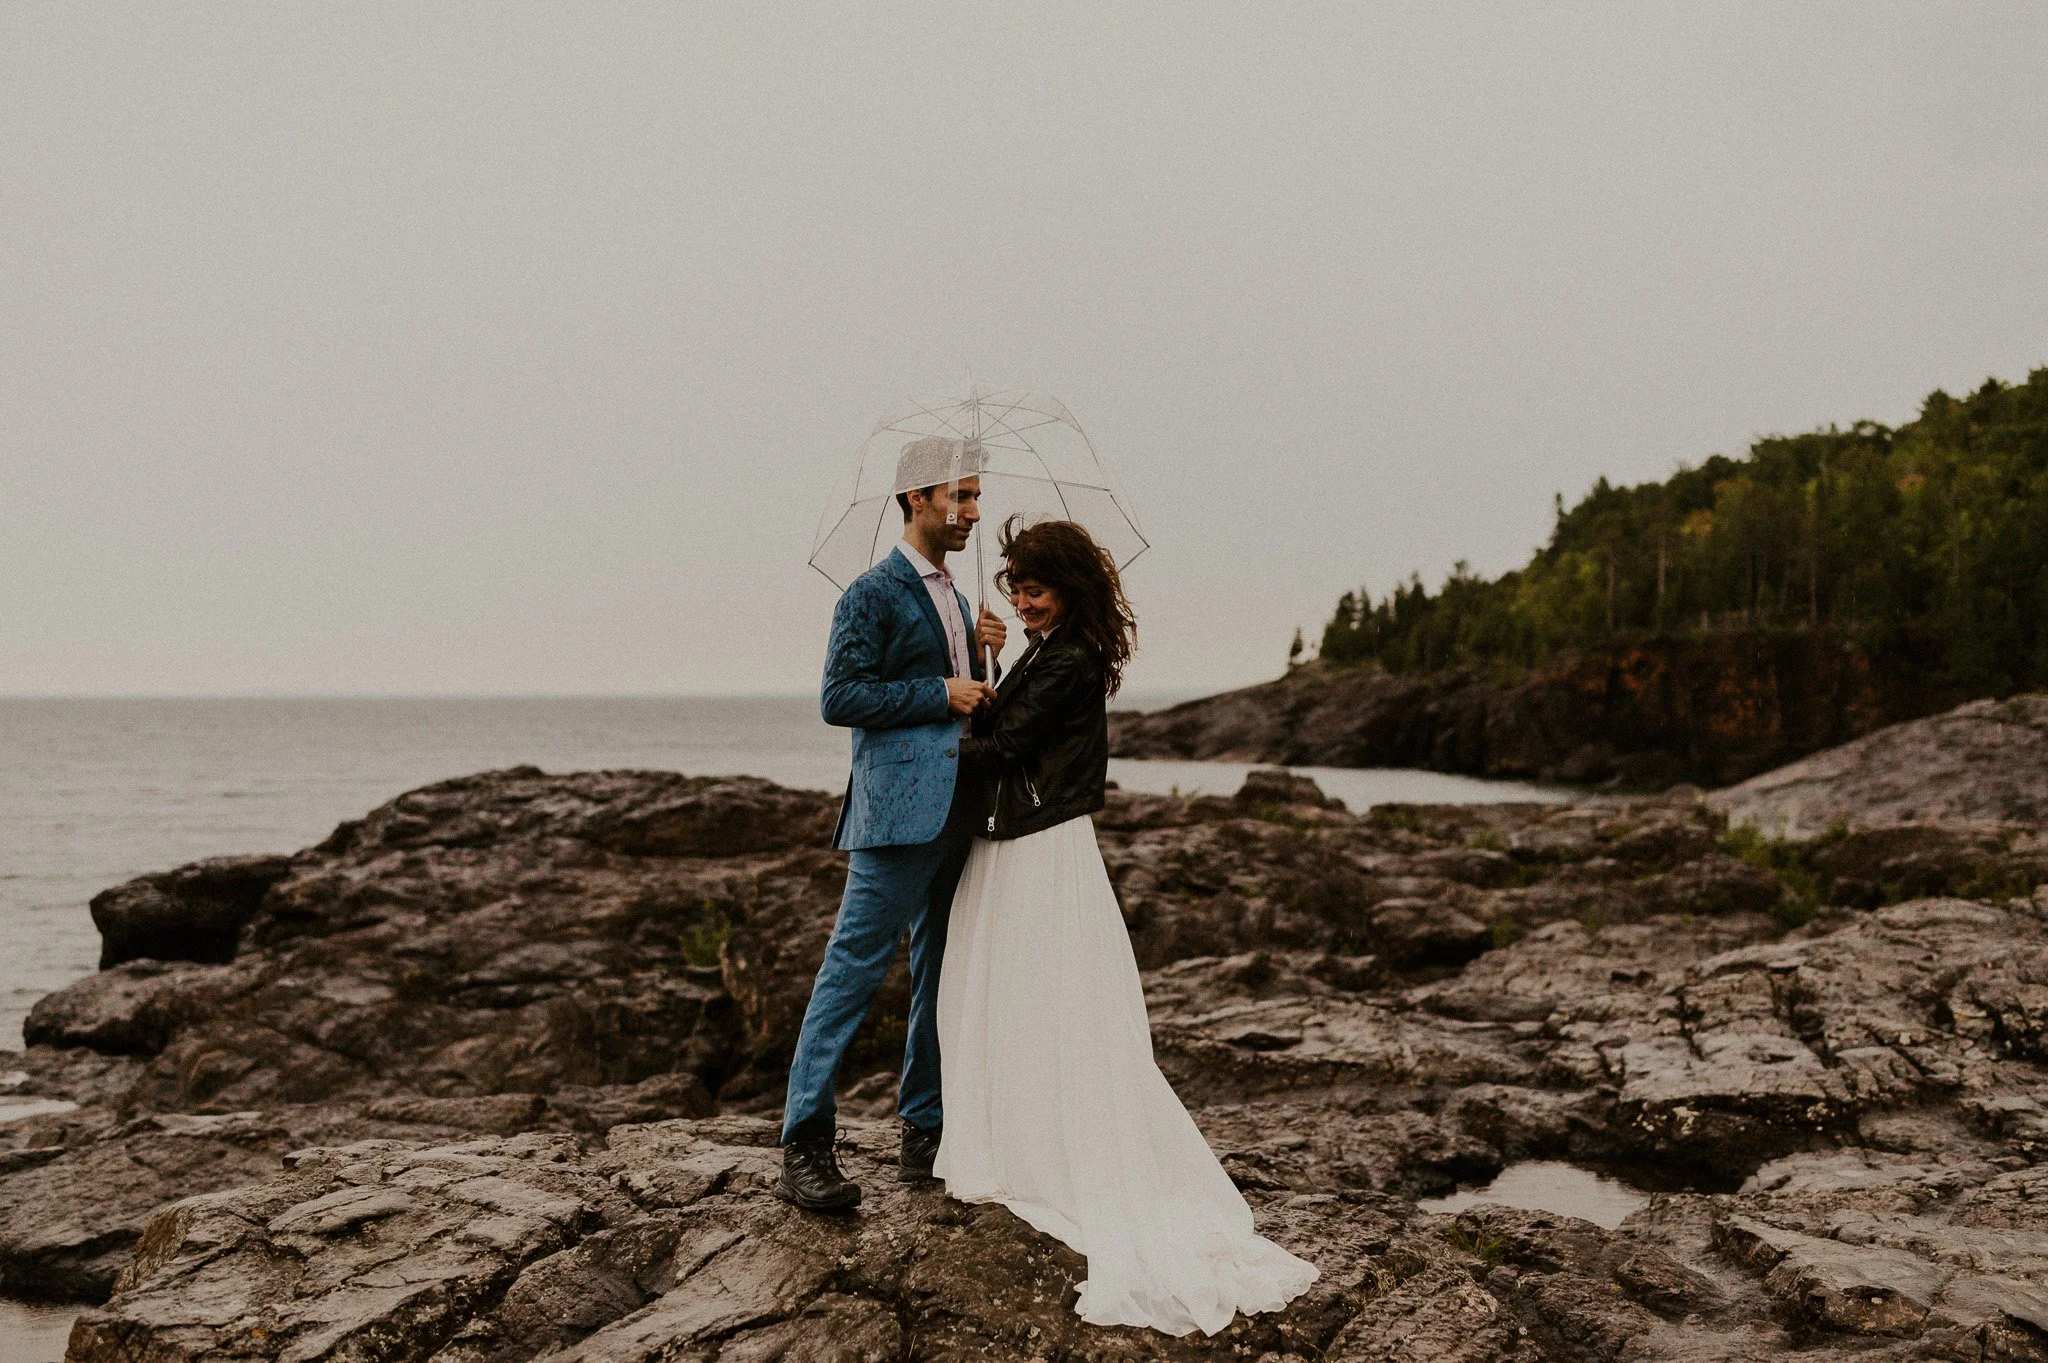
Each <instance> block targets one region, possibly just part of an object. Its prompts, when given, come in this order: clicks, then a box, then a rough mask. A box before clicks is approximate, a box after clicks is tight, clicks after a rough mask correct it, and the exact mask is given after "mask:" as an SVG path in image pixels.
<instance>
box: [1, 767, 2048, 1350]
mask: <svg viewBox="0 0 2048 1363" xmlns="http://www.w3.org/2000/svg"><path fill="white" fill-rule="evenodd" d="M1981 760H1988V761H1995V760H1996V758H1995V755H1984V757H1983V758H1982V759H1981ZM832 812H833V811H832V807H831V804H830V802H829V801H828V800H827V799H826V798H825V797H822V796H817V795H812V794H808V793H803V792H793V791H787V790H782V789H779V788H777V787H774V786H772V785H768V784H767V783H764V782H759V781H752V780H734V779H703V778H699V779H689V778H683V777H678V776H673V775H666V774H658V773H631V772H604V773H585V774H580V775H573V776H548V775H544V774H542V773H540V772H538V771H535V770H533V769H530V768H527V769H518V770H512V771H503V772H493V773H486V774H483V775H480V776H475V777H469V778H465V779H462V780H457V781H450V782H445V783H442V784H440V785H436V786H432V787H428V788H426V789H424V790H420V791H415V792H412V793H410V794H407V795H404V796H401V797H400V798H399V799H397V800H394V801H393V802H391V803H390V804H388V805H385V806H383V807H382V808H380V809H378V810H376V811H374V812H372V813H371V814H370V815H369V816H367V817H366V818H364V819H363V820H361V821H358V822H355V823H351V824H347V825H344V826H343V827H342V828H341V829H339V830H337V831H336V833H335V834H334V836H332V837H331V838H329V839H328V840H327V841H325V842H323V843H322V844H320V845H319V846H317V847H314V848H309V849H307V850H306V851H304V852H301V853H298V854H296V855H293V856H287V857H253V858H240V859H227V860H221V861H214V862H208V863H202V864H201V865H199V866H195V867H187V868H182V869H180V870H177V871H172V872H168V873H165V874H161V875H154V876H147V877H144V878H142V879H140V880H137V881H134V882H131V883H129V884H128V885H125V886H121V887H119V888H117V889H115V890H111V891H109V892H108V893H106V894H104V895H102V896H101V897H100V898H99V899H98V900H96V901H95V904H94V913H95V916H96V918H97V919H98V920H99V922H100V925H101V929H102V933H103V936H104V938H105V941H106V944H107V953H108V959H107V966H106V968H105V969H103V970H102V971H101V972H100V973H99V974H97V975H94V976H92V977H90V978H88V979H85V980H82V981H80V982H79V983H77V984H75V985H73V986H71V987H70V988H68V989H66V990H64V991H61V992H60V993H58V994H55V995H53V996H51V997H50V998H48V999H46V1000H44V1001H43V1003H42V1004H41V1005H39V1006H38V1008H37V1009H36V1010H35V1013H34V1016H33V1018H32V1019H31V1022H30V1025H29V1037H30V1040H31V1043H32V1044H31V1046H30V1048H29V1050H28V1051H27V1052H26V1053H25V1054H23V1055H22V1056H21V1057H20V1058H19V1060H18V1062H17V1064H18V1066H19V1069H18V1072H17V1073H15V1074H13V1075H11V1076H9V1078H8V1080H7V1083H8V1085H9V1087H10V1088H11V1089H12V1091H14V1092H15V1093H17V1094H25V1095H34V1096H38V1097H42V1098H45V1099H48V1100H51V1102H52V1103H53V1104H55V1103H57V1102H58V1101H60V1100H61V1101H68V1102H71V1103H75V1104H77V1106H76V1108H75V1109H72V1110H69V1111H63V1112H47V1113H45V1114H43V1115H40V1116H35V1117H29V1118H26V1119H23V1120H18V1121H15V1122H12V1123H7V1124H5V1125H0V1275H4V1277H0V1285H4V1287H5V1289H6V1290H8V1291H11V1292H15V1293H28V1294H36V1295H43V1296H54V1297H64V1298H70V1299H74V1300H81V1301H85V1302H89V1303H94V1305H93V1306H92V1308H91V1309H89V1310H87V1312H86V1313H85V1315H84V1316H83V1317H82V1318H81V1320H80V1322H79V1324H78V1326H77V1327H76V1329H75V1331H74V1334H73V1337H72V1343H71V1353H70V1357H71V1358H72V1359H73V1360H76V1363H115V1361H116V1360H119V1361H120V1363H145V1361H147V1363H171V1360H187V1359H230V1358H232V1359H237V1360H256V1359H289V1360H293V1363H310V1361H312V1360H399V1359H434V1360H437V1363H523V1360H527V1359H533V1358H540V1357H547V1358H559V1359H584V1360H600V1359H602V1360H635V1361H640V1360H657V1359H662V1360H668V1359H704V1360H712V1359H716V1360H719V1363H774V1361H775V1360H788V1361H789V1363H796V1360H806V1359H847V1360H852V1359H873V1360H882V1359H937V1358H970V1357H971V1358H977V1359H979V1358H1014V1359H1031V1358H1044V1359H1054V1358H1072V1359H1080V1358H1099V1359H1107V1358H1139V1357H1145V1358H1153V1357H1157V1358H1221V1357H1232V1358H1247V1359H1250V1358H1264V1359H1267V1360H1268V1363H1281V1361H1282V1360H1284V1361H1285V1363H1306V1361H1307V1360H1316V1359H1366V1358H1372V1359H1386V1358H1397V1359H1414V1360H1438V1359H1470V1360H1505V1359H1519V1360H1534V1359H1556V1360H1581V1359H1584V1360H1592V1359H1600V1360H1612V1359H1621V1358H1642V1359H1652V1358H1654V1359H1706V1358H1765V1357H1780V1356H1786V1355H1790V1354H1793V1353H1797V1352H1801V1351H1804V1350H1807V1349H1810V1348H1815V1347H1822V1348H1828V1349H1830V1350H1833V1351H1840V1350H1849V1351H1856V1352H1860V1353H1862V1354H1863V1355H1864V1356H1868V1357H1872V1358H1909V1357H1910V1358H1922V1357H1927V1358H1967V1359H1994V1358H2023V1359H2048V1196H2044V1194H2048V922H2044V919H2048V830H2044V828H2043V827H2042V826H2041V824H2040V823H2039V822H2038V821H2037V820H2032V819H2031V818H2021V817H2014V818H2010V819H2005V820H1998V821H1992V822H1985V821H1975V822H1971V823H1967V824H1958V825H1954V826H1950V825H1948V824H1945V823H1943V822H1941V821H1939V820H1933V821H1922V822H1920V823H1918V824H1915V825H1912V826H1908V827H1903V828H1901V827H1894V826H1874V827H1869V828H1863V829H1856V828H1849V829H1836V830H1834V831H1833V832H1832V833H1831V834H1830V835H1829V837H1828V838H1826V839H1824V840H1818V841H1816V842H1813V843H1810V844H1804V845H1794V844H1780V843H1772V842H1769V841H1767V840H1760V839H1759V838H1758V837H1757V836H1756V835H1755V834H1754V833H1751V832H1748V831H1740V830H1739V831H1738V832H1736V833H1732V834H1731V833H1730V832H1729V831H1728V829H1727V828H1726V823H1725V819H1724V817H1723V815H1721V814H1720V813H1719V812H1717V811H1716V810H1714V809H1712V808H1710V807H1708V806H1707V805H1705V804H1704V803H1703V802H1701V801H1700V800H1699V799H1698V798H1697V796H1696V795H1695V794H1694V793H1693V792H1689V791H1683V790H1681V791H1675V792H1672V793H1670V794H1668V795H1666V796H1664V797H1661V798H1657V799H1641V800H1621V799H1597V800H1594V799H1589V800H1586V801H1582V802H1580V803H1578V804H1575V805H1568V806H1483V807H1479V806H1465V807H1417V806H1397V807H1380V808H1378V809H1374V810H1371V811H1368V812H1366V813H1364V814H1357V815H1354V814H1352V813H1350V812H1347V811H1345V810H1343V809H1342V808H1341V807H1335V806H1333V805H1332V804H1331V803H1330V802H1328V801H1325V800H1324V799H1322V798H1321V796H1320V795H1319V793H1318V792H1316V791H1315V789H1314V787H1313V786H1312V785H1309V784H1308V783H1306V782H1302V781H1300V780H1298V779H1294V778H1288V777H1285V776H1283V775H1279V774H1262V775H1259V776H1258V777H1256V778H1255V779H1254V780H1252V781H1251V782H1248V783H1247V786H1246V789H1245V790H1244V791H1243V792H1242V793H1241V794H1240V795H1239V796H1238V797H1237V798H1235V799H1218V798H1201V799H1195V800H1177V799H1168V798H1163V797H1149V796H1139V795H1132V794H1128V793H1123V792H1116V793H1113V795H1112V800H1111V804H1110V807H1109V808H1108V809H1107V810H1106V811H1105V812H1104V813H1103V815H1102V816H1100V818H1099V820H1098V826H1099V830H1100V840H1101V843H1102V846H1103V850H1104V854H1105V858H1106V860H1107V861H1108V864H1109V867H1110V870H1111V874H1112V876H1113V878H1114V880H1115V882H1116V884H1117V887H1118V890H1119V894H1120V896H1121V900H1122V903H1123V906H1124V910H1125V914H1126V919H1127V922H1128V924H1129V927H1130V930H1131V934H1132V941H1133V944H1134V946H1135V948H1136V950H1137V953H1138V956H1139V960H1140V964H1141V966H1142V967H1143V969H1144V973H1145V983H1146V989H1147V994H1148V1001H1149V1004H1150V1008H1151V1013H1152V1018H1153V1027H1154V1035H1155V1044H1156V1048H1157V1053H1158V1055H1159V1058H1160V1062H1161V1064H1162V1066H1163V1067H1164V1068H1165V1069H1166V1071H1167V1072H1168V1074H1169V1076H1170V1077H1171V1078H1172V1079H1173V1081H1174V1082H1175V1084H1176V1086H1177V1087H1178V1089H1179V1091H1180V1092H1181V1093H1182V1095H1183V1096H1184V1097H1185V1099H1186V1100H1187V1101H1188V1102H1189V1104H1190V1107H1191V1109H1192V1111H1193V1112H1194V1114H1195V1116H1196V1119H1197V1121H1198V1122H1199V1123H1200V1124H1201V1125H1202V1127H1203V1129H1204V1130H1205V1132H1207V1134H1208V1135H1209V1138H1210V1140H1211V1142H1212V1144H1213V1145H1214V1146H1215V1148H1216V1149H1217V1150H1218V1152H1219V1154H1220V1155H1221V1156H1222V1158H1223V1161H1224V1164H1225V1167H1226V1168H1227V1169H1228V1170H1229V1171H1230V1172H1231V1174H1232V1176H1233V1177H1234V1178H1235V1179H1236V1180H1237V1181H1238V1183H1239V1185H1240V1186H1241V1187H1242V1188H1244V1189H1245V1191H1246V1196H1247V1198H1248V1199H1249V1200H1250V1201H1251V1203H1252V1205H1253V1208H1254V1211H1255V1213H1256V1216H1257V1218H1258V1222H1259V1225H1260V1227H1261V1228H1262V1230H1264V1231H1265V1232H1266V1233H1267V1234H1269V1235H1271V1236H1273V1237H1274V1238H1276V1239H1277V1240H1279V1241H1280V1242H1281V1243H1283V1244H1285V1245H1287V1246H1288V1247H1289V1248H1290V1249H1292V1250H1294V1251H1295V1252H1297V1253H1300V1254H1303V1255H1305V1256H1306V1257H1308V1258H1310V1259H1312V1260H1314V1261H1315V1262H1316V1263H1318V1264H1319V1265H1320V1266H1321V1267H1322V1269H1323V1278H1322V1280H1321V1282H1320V1283H1319V1284H1318V1285H1317V1286H1316V1288H1315V1289H1314V1290H1312V1291H1311V1292H1310V1293H1309V1294H1308V1295H1307V1296H1306V1297H1304V1298H1303V1299H1301V1300H1300V1301H1298V1302H1296V1303H1295V1304H1294V1305H1293V1306H1292V1307H1291V1308H1290V1309H1289V1310H1287V1311H1285V1312H1283V1313H1279V1314H1277V1315H1272V1316H1261V1317H1257V1318H1254V1319H1240V1320H1239V1321H1238V1322H1237V1323H1236V1324H1235V1325H1233V1326H1232V1327H1231V1328H1230V1329H1229V1330H1227V1331H1226V1332H1224V1333H1223V1334H1221V1335H1219V1336H1217V1337H1215V1338H1213V1339H1204V1338H1201V1337H1195V1338H1191V1339H1187V1340H1168V1339H1165V1338H1163V1337H1160V1336H1157V1335H1152V1334H1149V1333H1144V1332H1134V1331H1127V1330H1113V1331H1101V1330H1095V1329H1091V1328H1088V1327H1084V1326H1082V1325H1080V1324H1079V1323H1078V1321H1077V1320H1076V1318H1075V1317H1074V1316H1073V1315H1072V1313H1071V1309H1070V1308H1071V1303H1072V1300H1073V1296H1074V1288H1075V1284H1076V1283H1077V1281H1078V1280H1079V1278H1080V1277H1081V1276H1082V1274H1083V1263H1082V1261H1081V1260H1080V1259H1079V1258H1078V1257H1077V1256H1075V1255H1073V1254H1071V1253H1069V1252H1067V1251H1066V1250H1065V1249H1064V1248H1062V1247H1060V1246H1059V1245H1057V1244H1056V1243H1054V1242H1051V1241H1049V1240H1047V1239H1046V1238H1045V1237H1043V1236H1040V1235H1037V1234H1035V1233H1033V1232H1032V1231H1030V1230H1029V1229H1028V1228H1027V1227H1024V1226H1023V1225H1022V1224H1021V1223H1019V1222H1018V1221H1017V1220H1016V1219H1015V1218H1014V1217H1011V1216H1010V1215H1009V1214H1008V1213H1007V1212H1004V1211H1001V1210H1000V1209H995V1208H987V1207H966V1206H962V1205H959V1204H956V1203H953V1202H951V1201H949V1200H948V1199H946V1197H945V1196H944V1194H943V1193H942V1192H939V1191H933V1190H926V1189H905V1188H902V1187H900V1186H898V1185H896V1184H894V1183H893V1182H890V1181H888V1180H887V1178H886V1177H885V1168H884V1166H885V1163H886V1161H887V1160H888V1159H889V1158H891V1157H892V1155H893V1150H894V1143H893V1133H892V1132H891V1131H890V1129H889V1127H888V1124H887V1121H886V1118H887V1114H888V1110H889V1101H888V1094H889V1091H890V1088H891V1084H890V1079H891V1076H890V1075H889V1073H888V1069H889V1067H890V1066H891V1065H892V1064H893V1063H894V1060H895V1056H896V1054H897V1051H898V1047H899V1045H900V1038H901V1029H902V1005H903V1002H904V999H903V994H902V982H901V978H900V976H899V977H898V979H897V980H896V981H895V983H894V984H892V986H891V992H890V993H889V994H888V996H887V997H885V999H884V1001H883V1004H882V1006H881V1007H879V1008H878V1009H877V1010H876V1016H875V1017H874V1018H873V1019H871V1022H870V1025H869V1030H868V1032H867V1033H866V1035H865V1037H864V1040H863V1043H862V1044H861V1046H860V1047H859V1048H858V1049H857V1052H856V1055H855V1058H854V1061H853V1064H852V1065H851V1067H850V1069H851V1072H850V1073H849V1074H847V1075H846V1077H845V1078H846V1093H845V1100H844V1103H845V1110H846V1112H847V1113H848V1114H849V1116H850V1124H849V1128H848V1130H847V1132H846V1145H847V1161H848V1163H849V1166H850V1167H851V1168H852V1170H853V1171H854V1172H855V1174H856V1176H857V1177H860V1178H861V1179H862V1180H863V1181H864V1182H865V1183H866V1185H867V1187H868V1189H869V1193H870V1198H869V1201H868V1202H867V1204H865V1205H864V1207H863V1208H862V1210H861V1212H860V1213H859V1214H858V1215H857V1216H853V1217H847V1218H819V1217H812V1216H806V1215H802V1214H799V1213H797V1212H795V1211H793V1210H792V1209H790V1208H788V1207H786V1206H784V1205H783V1204H781V1203H780V1202H778V1201H776V1200H775V1199H774V1198H773V1197H772V1195H771V1194H770V1193H769V1191H768V1184H769V1182H770V1180H771V1177H772V1172H773V1170H774V1168H775V1161H776V1152H775V1150H774V1149H773V1144H772V1143H773V1140H774V1127H773V1123H772V1118H773V1115H774V1109H775V1106H776V1104H777V1102H778V1100H779V1085H780V1081H781V1078H782V1066H783V1063H784V1061H785V1060H786V1057H787V1054H788V1050H789V1047H790V1044H791V1042H792V1040H793V1035H794V1030H795V1027H796V1024H797V1021H798V1018H799V1016H800V1013H801V1009H802V1006H803V1002H804V998H805V995H806V991H807V988H808V984H809V980H810V976H811V973H812V972H813V971H814V969H815V966H816V962H817V959H818V956H819V953H820V952H821V950H822V947H823V942H824V938H825V934H826V933H827V931H828V930H829V925H830V921H831V916H832V911H833V907H834V905H835V903H836V900H837V896H838V892H839V888H840V885H841V882H842V878H843V866H842V863H841V861H840V859H839V858H838V857H837V856H836V855H835V854H833V853H831V852H829V851H827V850H824V848H823V842H824V834H825V832H826V830H827V829H828V828H829V826H830V819H831V815H832ZM1993 812H1994V813H1995V812H1996V811H1993ZM2008 812H2011V813H2015V814H2016V815H2017V814H2021V813H2024V811H2008ZM143 953H148V954H143ZM181 955H182V956H188V957H192V958H196V959H180V956H181ZM1532 1158H1547V1159H1564V1160H1571V1161H1575V1162H1579V1163H1581V1164H1585V1165H1590V1166H1595V1167H1598V1168H1600V1169H1603V1170H1606V1171H1609V1172H1612V1173H1616V1174H1618V1175H1619V1176H1621V1177H1623V1178H1625V1179H1627V1180H1630V1181H1633V1182H1634V1183H1636V1184H1637V1185H1639V1186H1641V1187H1643V1188H1645V1189H1648V1190H1652V1191H1654V1192H1655V1193H1656V1196H1654V1197H1653V1198H1652V1199H1651V1200H1650V1201H1649V1202H1648V1205H1647V1206H1646V1207H1645V1208H1643V1209H1642V1210H1640V1211H1638V1212H1636V1213H1635V1214H1634V1215H1633V1216H1631V1217H1630V1218H1629V1219H1628V1220H1627V1221H1625V1222H1623V1223H1622V1224H1621V1225H1620V1226H1619V1227H1618V1228H1605V1227H1602V1226H1599V1225H1595V1224H1592V1223H1590V1222H1587V1221H1582V1220H1577V1219H1574V1218H1572V1217H1570V1216H1565V1215H1561V1214H1557V1213H1554V1212H1538V1211H1517V1210H1512V1209H1509V1208H1506V1207H1500V1206H1481V1207H1475V1208H1473V1209H1470V1210H1468V1211H1465V1212H1462V1213H1460V1214H1458V1215H1456V1216H1446V1215H1435V1214H1429V1213H1426V1212H1424V1211H1423V1210H1422V1209H1421V1208H1420V1207H1419V1206H1418V1205H1417V1199H1420V1198H1424V1197H1427V1196H1428V1195H1431V1194H1435V1193H1442V1192H1446V1191H1449V1190H1450V1189H1452V1188H1453V1187H1455V1186H1456V1185H1457V1184H1459V1183H1460V1182H1461V1181H1462V1182H1471V1181H1482V1180H1485V1179H1487V1178H1489V1177H1491V1176H1492V1175H1493V1174H1495V1173H1497V1172H1498V1171H1500V1170H1501V1169H1502V1168H1503V1167H1504V1166H1507V1165H1509V1164H1511V1163H1514V1162H1516V1161H1521V1160H1527V1159H1532Z"/></svg>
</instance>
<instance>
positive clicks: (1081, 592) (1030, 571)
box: [996, 516, 1138, 696]
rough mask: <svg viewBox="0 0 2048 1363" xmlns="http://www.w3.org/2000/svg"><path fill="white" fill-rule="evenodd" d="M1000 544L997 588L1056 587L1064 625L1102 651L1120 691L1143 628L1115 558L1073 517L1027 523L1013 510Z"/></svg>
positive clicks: (1111, 684) (1111, 685)
mask: <svg viewBox="0 0 2048 1363" xmlns="http://www.w3.org/2000/svg"><path fill="white" fill-rule="evenodd" d="M997 547H998V548H999V550H1000V551H1001V553H1002V556H1003V566H1002V568H1001V570H999V571H998V572H997V573H996V588H997V590H999V591H1001V592H1002V593H1003V594H1004V595H1005V596H1008V595H1009V594H1010V589H1011V588H1012V586H1014V585H1015V584H1016V583H1019V582H1036V583H1037V584H1038V585H1039V586H1041V587H1050V588H1052V589H1053V591H1054V593H1056V594H1057V595H1058V597H1059V600H1060V617H1061V618H1060V624H1061V626H1062V628H1066V629H1071V630H1073V631H1074V632H1075V633H1076V634H1078V635H1080V636H1081V637H1082V638H1083V639H1085V640H1087V641H1088V643H1089V644H1091V645H1092V646H1093V647H1094V649H1095V651H1096V652H1097V653H1099V654H1101V655H1102V667H1103V672H1104V674H1105V677H1106V680H1107V686H1108V691H1109V694H1110V695H1112V696H1113V695H1115V694H1116V693H1117V688H1118V687H1120V686H1122V685H1123V683H1124V664H1125V663H1128V662H1129V661H1130V660H1131V646H1132V645H1133V644H1134V643H1135V642H1136V640H1137V633H1138V620H1137V617H1136V616H1134V615H1132V614H1131V603H1130V601H1129V600H1128V599H1126V598H1125V596H1124V581H1123V578H1122V577H1121V576H1120V575H1119V574H1118V573H1117V570H1116V560H1115V559H1113V558H1111V557H1110V556H1109V553H1108V551H1107V550H1105V549H1103V547H1102V546H1101V545H1099V544H1097V543H1096V542H1095V540H1094V537H1093V536H1091V535H1090V534H1089V533H1088V532H1087V530H1085V529H1083V528H1082V527H1081V526H1079V525H1077V524H1075V523H1074V522H1073V521H1039V522H1037V523H1036V524H1033V525H1026V524H1025V523H1024V518H1023V517H1022V516H1012V517H1010V519H1009V520H1007V521H1005V522H1003V534H1002V539H1001V541H1000V542H999V544H998V546H997Z"/></svg>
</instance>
